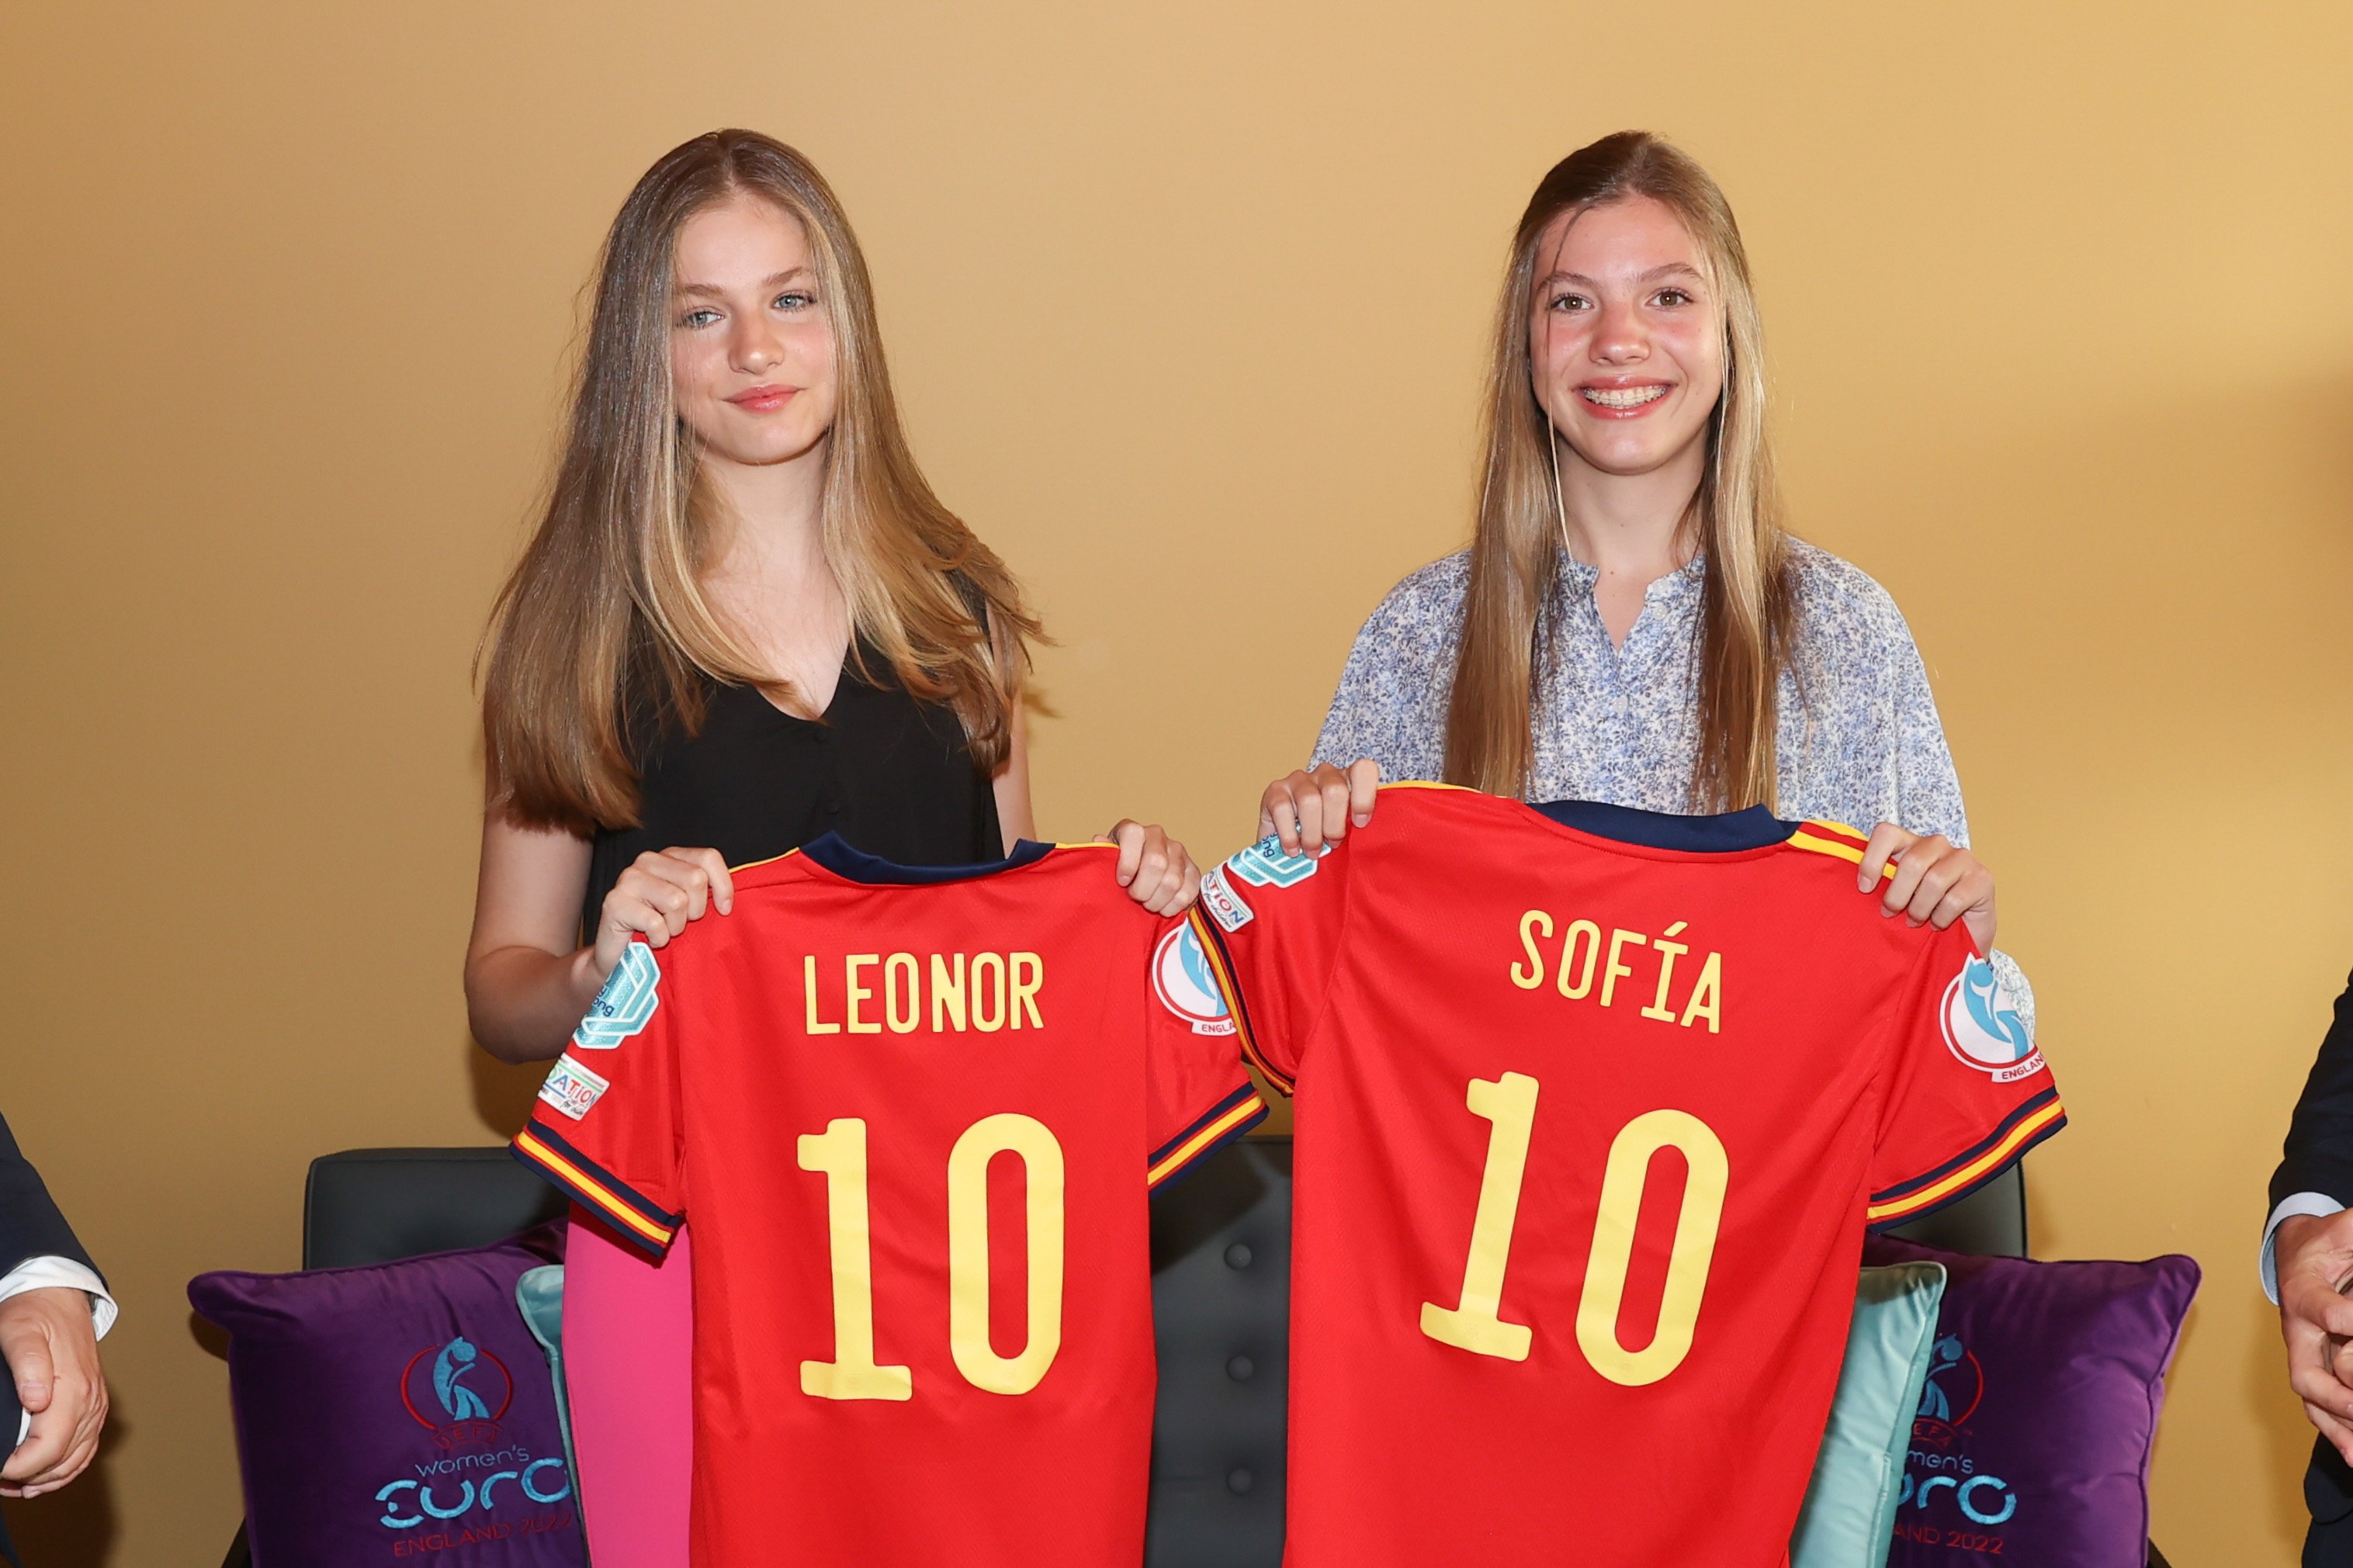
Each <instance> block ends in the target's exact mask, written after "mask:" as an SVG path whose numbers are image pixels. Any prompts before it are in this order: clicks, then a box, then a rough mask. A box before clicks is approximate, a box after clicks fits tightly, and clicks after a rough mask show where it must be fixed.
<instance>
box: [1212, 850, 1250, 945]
mask: <svg viewBox="0 0 2353 1568" xmlns="http://www.w3.org/2000/svg"><path fill="white" fill-rule="evenodd" d="M1201 907H1202V908H1203V909H1205V910H1208V911H1209V918H1210V919H1211V920H1213V921H1217V922H1218V924H1219V925H1220V926H1222V927H1224V928H1225V929H1226V930H1227V931H1240V930H1241V929H1242V927H1244V926H1246V925H1248V924H1250V921H1254V920H1256V919H1258V913H1257V911H1256V910H1252V909H1251V908H1250V905H1248V904H1247V903H1244V902H1243V901H1242V896H1241V893H1240V889H1236V888H1235V886H1234V885H1233V884H1232V883H1231V882H1229V881H1228V880H1227V879H1226V868H1224V867H1223V866H1216V867H1212V868H1210V870H1209V874H1208V876H1206V877H1204V878H1202V879H1201Z"/></svg>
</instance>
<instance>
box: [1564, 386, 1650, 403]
mask: <svg viewBox="0 0 2353 1568" xmlns="http://www.w3.org/2000/svg"><path fill="white" fill-rule="evenodd" d="M1667 392H1668V389H1667V388H1666V387H1663V386H1580V387H1578V388H1577V395H1578V396H1579V397H1582V398H1584V399H1585V401H1586V402H1588V403H1590V404H1593V405H1596V406H1598V407H1601V408H1640V407H1641V406H1642V405H1644V404H1646V403H1656V402H1657V401H1658V400H1659V399H1660V398H1662V397H1664V396H1665V395H1667Z"/></svg>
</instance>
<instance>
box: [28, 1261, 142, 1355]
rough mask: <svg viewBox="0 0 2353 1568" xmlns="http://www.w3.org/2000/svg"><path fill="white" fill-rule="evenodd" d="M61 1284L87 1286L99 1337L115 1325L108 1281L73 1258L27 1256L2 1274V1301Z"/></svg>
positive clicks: (65, 1286) (64, 1285)
mask: <svg viewBox="0 0 2353 1568" xmlns="http://www.w3.org/2000/svg"><path fill="white" fill-rule="evenodd" d="M58 1287H62V1288H64V1289H69V1290H84V1291H87V1292H89V1294H90V1317H91V1319H92V1320H93V1321H92V1323H91V1327H92V1328H94V1329H96V1330H97V1331H98V1337H99V1338H100V1339H101V1340H102V1339H104V1338H106V1331H107V1330H109V1329H111V1328H112V1327H114V1317H115V1310H116V1309H115V1305H114V1298H113V1297H112V1296H111V1295H109V1294H108V1293H107V1289H106V1283H105V1281H103V1280H101V1279H99V1277H98V1276H97V1275H96V1274H95V1273H93V1272H92V1271H91V1270H90V1268H87V1267H86V1266H84V1265H82V1264H79V1263H76V1262H75V1261H74V1260H73V1259H72V1258H26V1259H25V1261H24V1262H22V1263H19V1264H18V1265H16V1268H11V1269H10V1270H8V1272H7V1273H6V1274H5V1275H0V1301H5V1300H7V1299H8V1298H9V1297H11V1296H21V1295H23V1294H24V1293H25V1292H26V1291H27V1290H47V1289H55V1288H58Z"/></svg>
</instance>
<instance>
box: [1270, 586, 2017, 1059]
mask: <svg viewBox="0 0 2353 1568" xmlns="http://www.w3.org/2000/svg"><path fill="white" fill-rule="evenodd" d="M1792 559H1793V562H1794V564H1795V567H1796V575H1797V589H1798V614H1799V634H1798V639H1797V640H1798V646H1797V649H1796V654H1795V657H1794V658H1793V660H1792V663H1791V667H1790V668H1789V669H1788V670H1787V671H1785V672H1784V673H1783V675H1782V677H1781V691H1780V734H1779V747H1780V752H1779V764H1780V792H1781V798H1780V799H1779V801H1778V803H1777V804H1776V809H1777V811H1778V814H1779V815H1780V816H1783V817H1785V818H1798V817H1813V818H1817V819H1820V820H1825V821H1831V822H1842V823H1846V824H1849V825H1851V826H1855V827H1858V828H1861V829H1862V830H1863V831H1864V832H1866V833H1868V832H1869V831H1870V830H1871V828H1872V826H1873V825H1874V824H1877V823H1880V822H1894V823H1897V824H1900V825H1901V826H1905V827H1907V828H1909V829H1911V830H1912V831H1913V832H1915V833H1923V834H1926V833H1941V834H1943V835H1944V836H1945V837H1947V838H1950V839H1951V840H1952V841H1953V842H1954V843H1956V844H1959V845H1962V846H1964V847H1966V846H1967V845H1968V841H1969V824H1968V816H1967V814H1966V813H1965V812H1963V810H1962V809H1961V786H1960V781H1959V779H1958V778H1957V777H1956V776H1955V774H1954V772H1953V753H1952V752H1951V750H1950V749H1949V748H1947V745H1946V744H1945V727H1944V725H1943V723H1942V722H1941V721H1939V720H1938V719H1937V717H1936V698H1935V697H1934V696H1933V695H1931V694H1930V692H1929V690H1928V672H1927V670H1926V668H1923V667H1922V665H1921V662H1920V650H1919V648H1918V647H1917V646H1916V645H1915V644H1914V642H1913V641H1912V631H1911V628H1910V627H1909V626H1905V623H1904V616H1903V614H1902V612H1900V611H1899V610H1897V609H1896V607H1895V601H1894V599H1893V598H1891V597H1889V596H1888V594H1887V590H1885V589H1884V588H1882V587H1881V586H1880V585H1879V584H1876V583H1874V582H1873V581H1872V580H1871V578H1870V577H1868V576H1867V575H1865V574H1863V573H1862V571H1860V570H1859V569H1857V568H1856V567H1853V566H1852V565H1849V564H1848V563H1846V562H1844V561H1841V560H1840V559H1839V558H1838V557H1837V556H1835V555H1832V554H1831V553H1830V552H1828V551H1825V550H1818V549H1816V548H1815V547H1813V546H1812V545H1810V544H1806V543H1803V542H1794V543H1793V545H1792ZM1469 566H1470V552H1468V551H1463V552H1458V553H1456V554H1453V555H1450V556H1448V557H1446V559H1444V560H1442V561H1438V562H1434V563H1431V564H1430V565H1428V566H1425V567H1423V568H1422V569H1421V570H1420V571H1419V572H1416V573H1415V574H1413V575H1411V576H1410V577H1408V578H1407V579H1406V580H1405V581H1404V582H1402V583H1400V584H1398V585H1397V586H1396V587H1395V588H1394V589H1392V590H1391V591H1390V592H1389V595H1388V597H1387V598H1385V599H1383V600H1382V601H1381V603H1380V607H1379V608H1377V609H1376V610H1375V611H1374V612H1373V614H1372V617H1371V619H1369V620H1367V621H1366V623H1365V626H1364V629H1363V630H1362V631H1359V632H1358V633H1357V634H1356V646H1355V647H1352V648H1350V649H1349V651H1348V663H1347V667H1346V668H1345V669H1344V670H1342V671H1341V674H1340V689H1338V690H1337V691H1336V692H1335V693H1334V694H1333V697H1332V708H1331V711H1330V712H1329V713H1328V714H1326V715H1325V717H1324V732H1323V733H1322V734H1321V735H1319V736H1318V737H1317V738H1316V742H1315V755H1314V760H1315V761H1316V762H1319V763H1337V764H1341V765H1345V764H1346V763H1351V762H1354V761H1355V760H1356V759H1357V758H1358V757H1370V758H1372V759H1373V760H1374V761H1376V762H1377V763H1380V765H1381V776H1382V777H1383V778H1385V779H1436V778H1439V777H1440V776H1441V775H1442V774H1443V773H1444V772H1445V766H1446V708H1447V698H1448V689H1449V687H1450V686H1451V682H1452V680H1453V677H1454V661H1455V651H1456V647H1457V646H1458V644H1459V643H1460V640H1461V625H1462V599H1463V594H1464V586H1465V582H1466V578H1467V575H1468V573H1469ZM1702 571H1703V567H1702V563H1700V562H1699V561H1697V560H1694V561H1693V562H1692V563H1691V564H1690V565H1688V566H1685V567H1683V569H1682V570H1681V571H1678V572H1674V573H1671V574H1668V575H1667V576H1664V577H1662V578H1660V579H1659V580H1658V581H1657V582H1655V583H1653V584H1651V585H1650V588H1649V589H1648V590H1647V592H1646V593H1645V594H1644V595H1643V602H1642V612H1641V616H1640V617H1639V618H1638V619H1637V620H1636V621H1635V623H1634V627H1633V630H1632V631H1631V632H1630V633H1629V634H1628V635H1627V637H1626V644H1625V646H1624V647H1613V646H1612V645H1611V643H1610V641H1609V632H1608V631H1607V630H1606V629H1605V628H1604V627H1603V626H1602V624H1601V612H1600V609H1599V606H1598V605H1596V604H1595V603H1594V598H1593V588H1594V584H1595V582H1596V580H1597V578H1598V577H1599V574H1598V573H1597V572H1596V571H1595V570H1594V569H1593V568H1592V567H1590V566H1588V565H1585V564H1584V563H1581V562H1577V561H1574V560H1567V559H1564V560H1563V562H1562V564H1561V569H1560V573H1559V575H1558V577H1557V579H1556V582H1555V584H1554V586H1553V593H1552V596H1551V599H1550V600H1549V601H1548V603H1547V604H1546V606H1545V611H1544V616H1543V623H1542V629H1541V632H1540V635H1539V637H1538V641H1537V674H1536V682H1535V706H1536V724H1535V759H1534V768H1533V777H1532V779H1531V787H1530V790H1529V798H1530V799H1533V800H1596V801H1605V802H1607V803H1609V804H1610V805H1626V806H1636V807H1640V808H1641V809H1643V810H1646V811H1665V812H1688V811H1689V810H1691V804H1690V795H1691V777H1692V764H1693V761H1694V756H1695V753H1696V750H1697V736H1696V714H1695V706H1696V704H1695V698H1696V695H1697V690H1696V682H1697V675H1698V661H1697V658H1696V657H1695V654H1696V648H1697V642H1698V635H1699V613H1700V597H1701V574H1702ZM1993 962H1994V966H1995V968H1996V969H1997V970H1999V971H2000V973H2001V975H2002V978H2003V979H2004V980H2005V981H2006V982H2007V983H2008V984H2009V987H2010V993H2011V994H2012V996H2013V997H2015V998H2016V1000H2017V1003H2018V1007H2019V1012H2020V1014H2021V1016H2022V1017H2023V1018H2024V1019H2025V1021H2026V1023H2027V1025H2028V1026H2029V1028H2030V1029H2031V1027H2032V1026H2033V1022H2034V997H2033V992H2032V990H2031V987H2030V986H2029V985H2028V984H2026V978H2025V976H2024V975H2023V974H2021V973H2020V972H2019V969H2018V965H2017V964H2016V963H2014V962H2012V961H2011V960H2010V957H2009V955H2008V954H2006V953H2000V952H1997V953H1995V954H1994V955H1993Z"/></svg>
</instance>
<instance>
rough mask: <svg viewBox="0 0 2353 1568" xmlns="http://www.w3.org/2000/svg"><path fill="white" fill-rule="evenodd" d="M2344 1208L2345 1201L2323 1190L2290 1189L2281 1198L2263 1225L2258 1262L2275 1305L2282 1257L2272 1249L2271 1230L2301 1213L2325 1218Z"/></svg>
mask: <svg viewBox="0 0 2353 1568" xmlns="http://www.w3.org/2000/svg"><path fill="white" fill-rule="evenodd" d="M2344 1212H2345V1205H2343V1204H2340V1203H2338V1202H2337V1200H2336V1199H2335V1198H2332V1197H2329V1196H2327V1194H2322V1193H2290V1194H2288V1195H2287V1196H2285V1197H2284V1198H2282V1199H2280V1202H2279V1207H2277V1208H2275V1209H2274V1210H2272V1217H2271V1218H2270V1220H2269V1221H2267V1222H2266V1223H2265V1224H2264V1226H2263V1257H2262V1258H2261V1259H2260V1260H2259V1261H2258V1262H2257V1264H2256V1267H2257V1268H2259V1269H2260V1270H2261V1271H2262V1274H2263V1294H2264V1295H2266V1296H2268V1297H2270V1298H2271V1302H2272V1305H2273V1306H2274V1307H2276V1306H2278V1305H2279V1259H2278V1258H2277V1257H2276V1256H2275V1255H2274V1253H2273V1251H2272V1233H2273V1232H2274V1231H2276V1230H2278V1229H2279V1227H2280V1221H2282V1220H2284V1219H2286V1218H2288V1217H2290V1216H2291V1215H2300V1214H2308V1215H2318V1216H2319V1217H2321V1218H2323V1219H2326V1218H2327V1216H2328V1215H2333V1214H2343V1213H2344Z"/></svg>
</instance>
